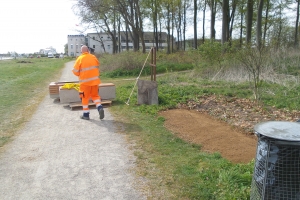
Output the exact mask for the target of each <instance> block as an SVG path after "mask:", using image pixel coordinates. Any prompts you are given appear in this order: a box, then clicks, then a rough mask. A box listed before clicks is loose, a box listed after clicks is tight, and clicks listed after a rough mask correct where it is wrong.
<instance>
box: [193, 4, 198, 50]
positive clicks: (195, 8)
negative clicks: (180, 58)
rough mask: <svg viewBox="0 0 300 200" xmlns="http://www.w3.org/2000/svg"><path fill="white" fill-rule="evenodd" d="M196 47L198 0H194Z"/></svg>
mask: <svg viewBox="0 0 300 200" xmlns="http://www.w3.org/2000/svg"><path fill="white" fill-rule="evenodd" d="M194 49H197V0H194Z"/></svg>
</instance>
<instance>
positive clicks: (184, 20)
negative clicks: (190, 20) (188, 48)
mask: <svg viewBox="0 0 300 200" xmlns="http://www.w3.org/2000/svg"><path fill="white" fill-rule="evenodd" d="M186 1H187V0H184V8H183V9H184V10H183V51H185V29H186Z"/></svg>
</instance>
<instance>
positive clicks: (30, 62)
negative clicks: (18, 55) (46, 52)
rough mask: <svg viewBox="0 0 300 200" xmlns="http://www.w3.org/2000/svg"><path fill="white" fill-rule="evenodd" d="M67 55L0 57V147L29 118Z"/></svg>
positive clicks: (58, 72)
mask: <svg viewBox="0 0 300 200" xmlns="http://www.w3.org/2000/svg"><path fill="white" fill-rule="evenodd" d="M67 61H69V60H66V59H49V58H33V59H16V60H2V61H0V80H1V84H0V93H1V98H0V121H1V126H0V127H1V128H0V147H2V146H3V145H4V144H5V143H6V142H8V141H10V139H11V138H12V136H14V135H15V134H16V133H17V131H18V130H19V129H20V128H21V127H22V126H23V125H24V122H26V121H28V120H29V119H30V118H31V116H32V114H33V113H34V111H35V110H36V108H37V106H38V105H39V103H40V102H41V100H42V99H43V98H44V97H45V95H46V94H47V92H48V85H49V83H50V82H51V81H57V80H58V78H59V77H60V75H61V69H62V68H63V67H64V63H65V62H67Z"/></svg>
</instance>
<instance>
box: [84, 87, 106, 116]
mask: <svg viewBox="0 0 300 200" xmlns="http://www.w3.org/2000/svg"><path fill="white" fill-rule="evenodd" d="M98 90H99V86H98V85H93V86H89V85H82V84H80V88H79V96H80V98H81V103H82V109H83V112H84V113H89V112H90V110H89V100H90V99H92V100H93V102H94V103H95V104H96V107H98V106H99V105H100V104H101V100H100V98H101V97H100V96H99V93H98Z"/></svg>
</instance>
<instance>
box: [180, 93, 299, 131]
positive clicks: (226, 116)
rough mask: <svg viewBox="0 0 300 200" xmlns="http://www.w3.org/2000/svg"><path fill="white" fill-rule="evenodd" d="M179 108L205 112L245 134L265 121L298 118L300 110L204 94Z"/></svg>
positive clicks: (293, 119)
mask: <svg viewBox="0 0 300 200" xmlns="http://www.w3.org/2000/svg"><path fill="white" fill-rule="evenodd" d="M178 107H179V108H186V109H192V110H197V111H198V112H206V113H208V114H209V115H211V116H213V117H215V118H217V119H220V120H223V121H225V122H227V123H229V124H230V125H232V126H234V127H236V128H239V129H242V130H243V131H244V132H245V133H247V134H253V133H254V130H253V127H254V125H256V124H257V123H260V122H265V121H291V122H295V121H297V120H298V119H299V118H300V111H294V110H293V111H289V110H283V109H277V108H275V107H268V108H266V107H263V106H262V105H260V104H258V103H257V102H256V101H254V100H249V99H239V98H228V97H224V96H217V95H205V96H201V97H199V98H198V99H197V100H190V101H188V103H187V104H179V105H178Z"/></svg>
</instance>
